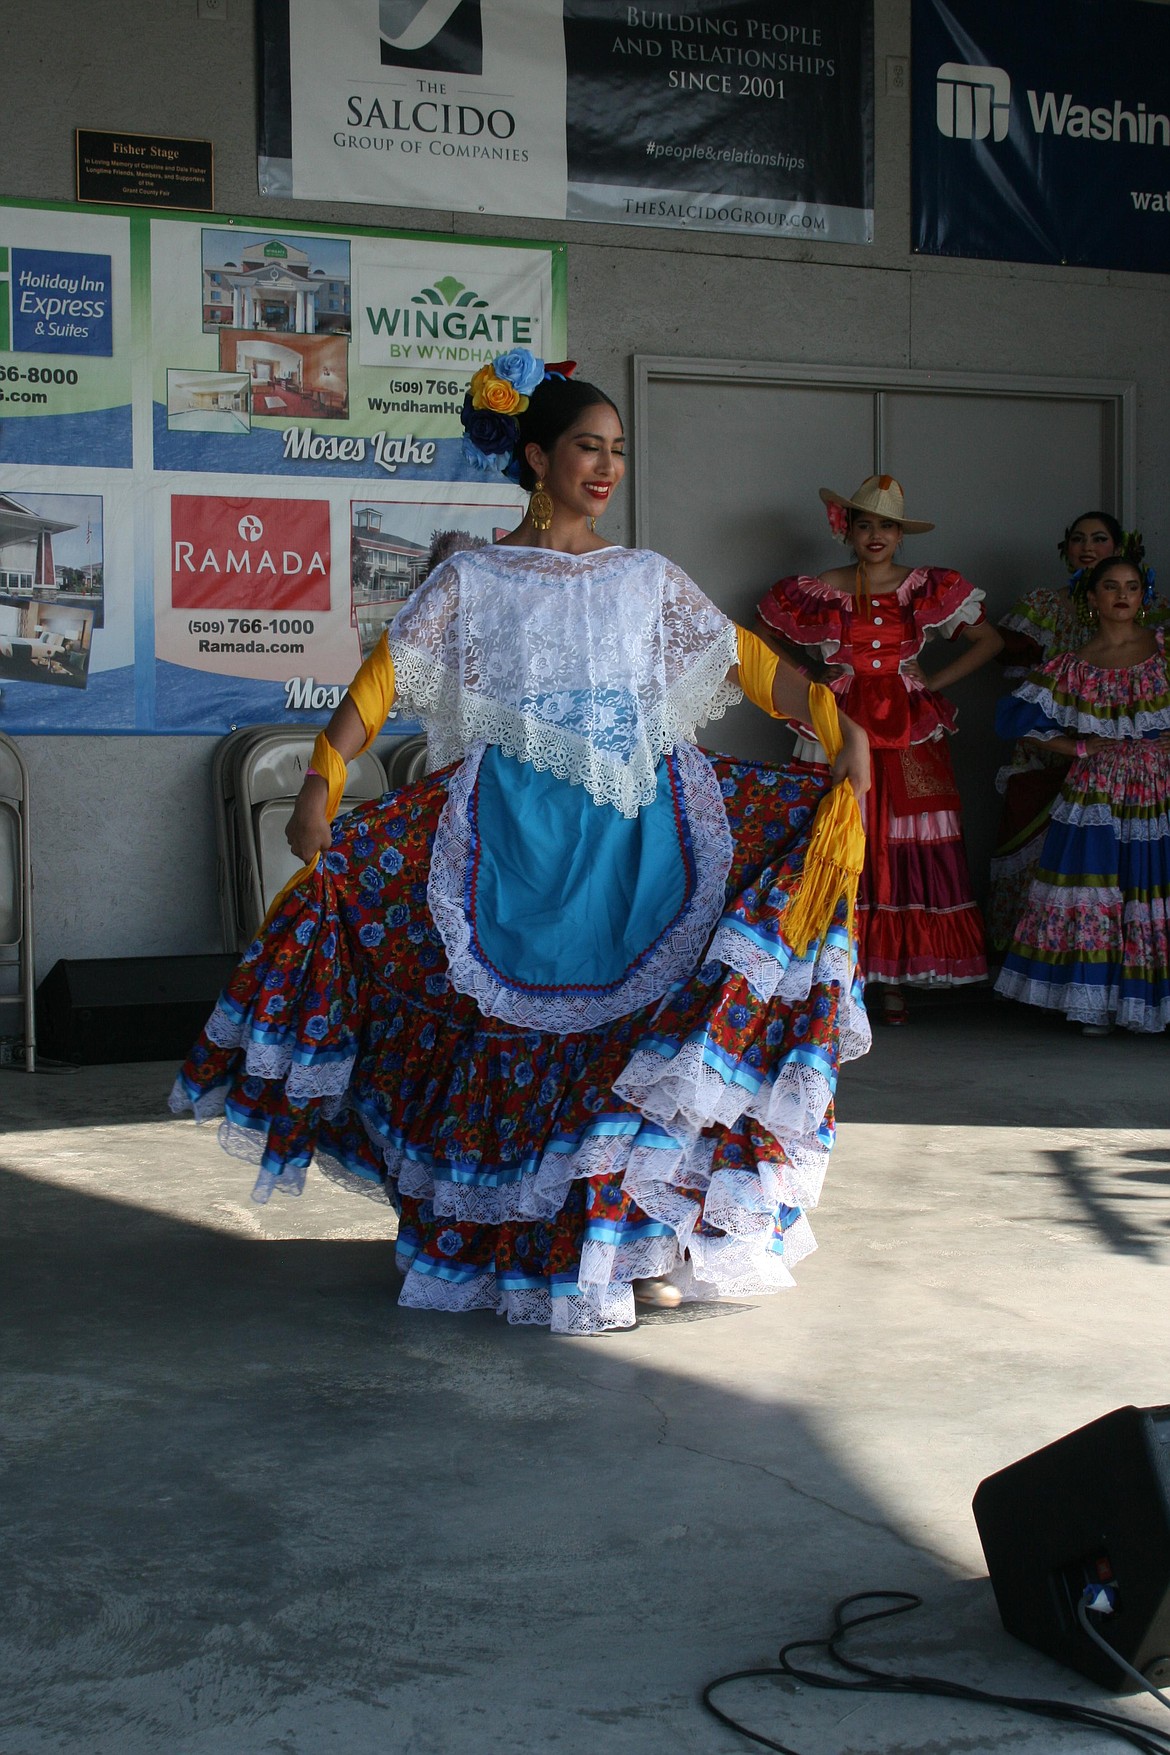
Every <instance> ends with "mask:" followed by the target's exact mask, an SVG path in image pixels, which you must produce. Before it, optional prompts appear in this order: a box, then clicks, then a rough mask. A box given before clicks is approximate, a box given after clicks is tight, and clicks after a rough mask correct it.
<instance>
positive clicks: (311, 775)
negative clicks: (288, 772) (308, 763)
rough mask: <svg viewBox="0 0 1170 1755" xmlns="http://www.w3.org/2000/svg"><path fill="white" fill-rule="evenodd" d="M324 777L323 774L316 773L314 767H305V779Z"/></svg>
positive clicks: (321, 778)
mask: <svg viewBox="0 0 1170 1755" xmlns="http://www.w3.org/2000/svg"><path fill="white" fill-rule="evenodd" d="M324 778H325V776H324V774H318V772H317V770H316V768H306V769H305V779H306V780H324Z"/></svg>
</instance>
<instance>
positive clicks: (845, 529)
mask: <svg viewBox="0 0 1170 1755" xmlns="http://www.w3.org/2000/svg"><path fill="white" fill-rule="evenodd" d="M825 511H826V512H827V513H828V515H829V529H830V530H831V531H832V532H833V535H834V536H835V537H836V538H837V540H838V542H845V541H846V540H847V539H848V536H849V514H848V512H847V511H846V510H845V508H844V506H838V505H837V504H836V503H835V502H834V501H832V500H830V501H829V502H828V504H827V505H826V507H825Z"/></svg>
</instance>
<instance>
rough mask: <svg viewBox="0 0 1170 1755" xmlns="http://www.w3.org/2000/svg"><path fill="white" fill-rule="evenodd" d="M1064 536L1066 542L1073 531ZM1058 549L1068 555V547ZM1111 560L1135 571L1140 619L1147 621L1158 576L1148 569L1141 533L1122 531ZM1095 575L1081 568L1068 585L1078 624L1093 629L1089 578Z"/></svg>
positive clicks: (1089, 568) (1090, 569) (1154, 596)
mask: <svg viewBox="0 0 1170 1755" xmlns="http://www.w3.org/2000/svg"><path fill="white" fill-rule="evenodd" d="M1064 534H1065V537H1066V539H1067V538H1068V536H1069V535H1070V531H1069V530H1066V531H1065V533H1064ZM1057 546H1058V548H1059V549H1060V552H1061V554H1062V555H1065V544H1064V543H1059V544H1058V545H1057ZM1065 558H1066V559H1067V555H1065ZM1108 559H1109V560H1111V561H1128V562H1129V564H1130V566H1131V567H1134V568H1136V570H1137V573H1138V577H1139V578H1140V579H1141V582H1142V601H1141V605H1140V609H1139V619H1144V618H1143V617H1142V615H1141V611H1144V610H1147V609H1149V608H1150V606H1151V604H1152V603H1153V602H1154V599H1155V598H1156V596H1157V591H1156V589H1155V585H1156V581H1157V574H1156V573H1155V571H1154V569H1153V567H1147V566H1146V544H1145V538H1144V537H1143V536H1142V533H1141V531H1140V530H1123V531H1122V533H1121V541H1120V542H1119V543H1118V545H1117V548H1116V550H1115V551H1114V553H1113V554H1111V555H1110V556H1109V557H1108ZM1092 571H1093V569H1092V567H1078V568H1077V570H1076V572H1075V573H1073V574H1072V576H1071V578H1070V579H1069V583H1068V588H1069V591H1070V592H1071V594H1072V599H1073V602H1074V604H1075V605H1076V611H1077V620H1078V621H1079V622H1080V623H1081V625H1082V627H1091V626H1092V623H1093V612H1092V609H1091V608H1090V605H1089V598H1088V585H1089V575H1090V574H1091V573H1092Z"/></svg>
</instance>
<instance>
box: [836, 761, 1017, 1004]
mask: <svg viewBox="0 0 1170 1755" xmlns="http://www.w3.org/2000/svg"><path fill="white" fill-rule="evenodd" d="M865 803H866V831H867V833H866V849H865V867H864V869H863V871H862V874H861V886H860V891H859V894H858V902H857V935H858V941H859V945H860V964H859V966H860V969H861V973H862V975H863V976H864V977H865V979H866V981H872V982H878V981H886V982H894V983H907V984H917V985H920V986H937V987H955V986H958V985H960V984H962V983H964V982H970V981H985V980H986V979H987V952H986V946H985V942H984V934H983V920H982V916H981V915H980V912H979V909H978V907H977V905H976V903H975V898H974V895H973V893H972V889H971V875H970V872H969V871H968V868H967V855H966V852H965V850H964V847H963V833H962V827H961V823H960V817H959V794H958V788H957V786H956V783H955V773H954V768H953V766H952V763H951V755H950V750H949V749H948V747H947V741H946V739H945V738H932V739H931V740H930V741H929V742H928V743H919V744H911V745H910V746H909V747H908V748H906V749H894V750H891V749H880V748H875V749H874V750H873V787H872V790H871V791H870V793H869V796H868V798H867V799H866V801H865Z"/></svg>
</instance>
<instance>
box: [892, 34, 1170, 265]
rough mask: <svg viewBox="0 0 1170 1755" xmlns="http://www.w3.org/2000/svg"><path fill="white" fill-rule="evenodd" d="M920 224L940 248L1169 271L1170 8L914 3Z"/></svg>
mask: <svg viewBox="0 0 1170 1755" xmlns="http://www.w3.org/2000/svg"><path fill="white" fill-rule="evenodd" d="M912 35H913V53H912V91H913V125H914V137H913V154H912V159H913V209H914V212H913V232H914V243H915V248H916V249H918V250H923V251H928V252H929V253H931V254H932V255H936V256H976V257H992V258H998V259H1000V260H1003V261H1009V262H1051V263H1061V264H1064V263H1069V264H1072V263H1075V264H1077V265H1078V266H1082V267H1092V268H1131V269H1145V270H1149V271H1152V272H1155V273H1164V272H1165V271H1166V269H1167V267H1168V266H1170V247H1168V246H1170V9H1168V8H1167V7H1165V6H1156V5H1151V4H1149V0H1029V3H1028V4H1027V5H1021V4H1019V0H913V29H912Z"/></svg>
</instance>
